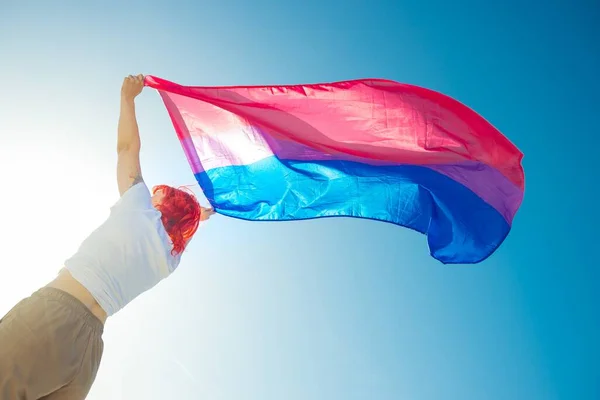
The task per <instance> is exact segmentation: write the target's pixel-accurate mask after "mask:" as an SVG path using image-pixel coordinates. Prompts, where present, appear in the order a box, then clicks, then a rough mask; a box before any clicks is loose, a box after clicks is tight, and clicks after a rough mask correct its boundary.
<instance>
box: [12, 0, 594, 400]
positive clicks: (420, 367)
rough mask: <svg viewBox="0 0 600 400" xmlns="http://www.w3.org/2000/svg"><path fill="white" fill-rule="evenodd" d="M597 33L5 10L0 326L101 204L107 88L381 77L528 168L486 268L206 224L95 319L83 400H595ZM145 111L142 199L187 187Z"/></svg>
mask: <svg viewBox="0 0 600 400" xmlns="http://www.w3.org/2000/svg"><path fill="white" fill-rule="evenodd" d="M599 17H600V11H599V7H598V6H597V5H594V2H592V1H578V2H572V3H568V2H566V1H562V2H559V1H549V2H545V3H534V2H528V3H519V2H516V1H505V2H497V3H484V2H474V1H455V2H445V1H422V2H408V1H403V0H399V1H394V2H392V1H389V2H385V1H372V2H367V1H344V2H342V1H326V2H322V3H321V2H317V1H303V2H293V3H292V2H283V1H281V2H275V1H253V2H243V1H241V0H234V1H219V2H217V1H212V2H202V3H200V2H192V1H189V2H186V1H173V2H172V3H170V4H169V3H167V2H166V1H164V2H152V1H149V2H141V1H134V2H128V3H127V4H119V3H118V2H116V1H106V2H104V3H103V4H102V5H95V6H89V5H83V4H81V2H76V1H62V2H53V3H52V4H51V5H49V4H48V2H42V1H27V0H25V1H16V0H8V1H7V0H5V1H3V2H2V3H0V55H1V56H0V59H1V61H0V73H1V76H2V81H3V84H2V95H1V96H0V160H2V164H1V165H2V168H1V169H0V182H2V183H3V184H4V195H3V196H2V197H1V200H0V206H1V207H2V209H3V210H5V213H6V215H5V216H4V221H3V224H2V225H3V227H4V228H3V232H2V237H1V238H2V241H1V243H2V244H3V246H2V250H3V253H4V254H5V262H4V268H5V271H6V272H5V273H4V275H3V276H4V279H1V280H0V313H4V312H6V311H7V310H8V309H9V308H10V307H11V306H12V305H13V304H14V303H15V302H17V301H18V300H20V299H21V298H22V297H23V296H26V295H28V294H29V293H31V292H32V291H34V290H36V289H37V288H38V287H39V286H40V285H43V284H45V283H46V282H47V281H48V280H50V279H51V278H52V277H53V276H54V275H55V274H56V272H57V271H58V269H59V268H60V266H61V263H62V262H63V261H64V260H65V259H66V258H67V257H68V256H69V255H70V254H71V253H72V252H73V251H74V250H75V249H76V248H77V246H78V245H79V242H80V241H81V240H82V239H83V238H84V237H85V235H86V234H87V233H89V231H90V230H92V229H94V228H95V226H96V225H97V224H99V223H100V222H102V220H103V219H104V218H105V217H106V216H107V215H108V209H109V207H110V205H111V204H112V202H114V201H116V199H117V197H118V192H117V187H116V180H115V174H114V171H115V165H116V155H115V154H114V153H115V152H114V148H115V144H116V141H115V140H116V122H117V117H118V115H117V112H118V100H119V89H120V84H121V81H122V78H123V76H125V75H127V74H129V73H138V72H141V73H145V74H153V75H157V76H160V77H163V78H165V79H169V80H173V81H175V82H178V83H181V84H190V85H229V84H231V85H238V84H244V85H249V84H270V83H273V84H276V83H312V82H324V81H334V80H343V79H354V78H362V77H378V78H389V79H394V80H397V81H401V82H406V83H412V84H417V85H421V86H425V87H428V88H431V89H435V90H438V91H441V92H444V93H446V94H448V95H451V96H453V97H455V98H457V99H458V100H460V101H462V102H464V103H465V104H467V105H469V106H470V107H472V108H474V109H475V110H477V111H478V112H479V113H481V114H482V115H483V116H484V117H485V118H487V119H488V120H489V121H491V122H492V123H493V124H494V125H495V126H496V127H498V128H499V129H500V130H501V131H503V132H504V133H505V134H506V135H507V136H508V137H509V138H510V139H511V140H512V141H513V142H514V143H515V144H516V145H517V146H518V147H519V148H520V149H521V150H522V151H523V152H524V153H525V159H524V166H525V173H526V195H525V201H524V203H523V206H522V208H521V210H520V211H519V213H518V214H517V217H516V219H515V222H514V227H513V231H512V233H511V234H510V236H509V237H508V239H507V240H506V242H505V243H504V245H503V246H502V247H501V248H500V249H499V250H498V251H497V253H496V254H495V255H494V256H492V257H491V258H489V259H488V260H487V261H485V262H484V263H481V264H479V265H475V266H443V265H442V264H440V263H438V262H436V261H435V260H433V259H432V258H431V257H429V255H428V251H427V245H426V240H425V238H424V237H423V236H420V235H419V234H417V233H415V232H412V231H410V230H407V229H402V228H398V227H394V226H391V225H389V224H383V223H377V222H373V221H359V220H349V219H326V220H316V221H303V222H293V223H272V224H271V223H260V224H259V223H250V222H244V221H238V220H233V219H227V218H225V217H222V216H216V217H215V218H214V219H211V221H210V222H209V223H208V224H206V225H205V226H203V227H201V229H200V230H199V232H198V234H197V237H196V238H195V239H194V241H193V242H192V243H193V244H192V245H191V247H190V249H189V251H188V253H187V254H186V256H185V257H184V259H183V261H182V264H181V266H180V268H179V269H178V271H177V272H176V273H175V274H174V275H173V276H172V277H170V278H169V279H167V280H166V281H164V282H162V283H161V284H160V285H159V286H158V287H156V288H155V289H154V290H152V291H151V292H148V293H146V294H144V295H142V296H141V297H139V298H138V299H137V300H135V301H134V302H133V303H132V304H131V305H130V306H129V307H127V308H126V309H125V310H123V311H122V312H120V313H119V314H117V315H116V316H115V317H114V318H113V319H111V320H109V322H108V323H107V326H106V333H105V346H106V348H105V353H104V359H103V361H102V367H101V371H100V373H99V375H98V378H97V380H96V384H95V385H94V388H93V389H92V392H91V393H90V396H89V399H105V398H112V399H138V398H140V399H142V398H143V399H150V400H151V399H164V398H178V399H201V398H202V399H204V398H206V399H224V400H225V399H236V400H238V399H249V400H251V399H257V400H259V399H260V400H271V399H273V400H280V399H302V400H304V399H327V400H330V399H378V400H383V399H414V400H439V399H461V400H465V399H477V400H479V399H493V400H496V399H498V400H506V399H527V400H532V399H543V400H552V399H586V400H587V399H598V398H600V361H599V360H600V344H599V342H598V337H600V312H599V311H598V304H600V299H599V295H598V292H599V289H600V288H599V285H600V273H599V272H598V261H597V260H595V259H596V257H595V251H596V248H597V244H596V243H597V240H596V236H597V226H598V223H599V222H600V218H599V213H598V205H597V202H598V198H599V196H598V189H597V187H598V186H597V184H596V179H597V175H598V167H597V164H596V163H595V162H593V159H594V158H596V157H597V154H596V153H597V151H598V148H600V139H599V136H598V128H597V124H596V120H597V113H598V106H599V105H600V104H599V101H598V96H597V93H598V91H599V90H600V83H599V82H600V81H599V80H598V77H597V71H599V70H600V60H599V57H600V52H599V50H600V48H599V46H598V44H597V38H598V37H600V32H598V30H599V29H598V28H597V27H595V26H594V25H596V26H597V24H595V23H596V22H597V20H598V18H599ZM138 104H139V105H138V114H139V120H140V128H141V131H142V141H143V152H142V167H143V170H144V175H145V178H146V180H147V181H148V183H149V184H156V183H163V182H164V183H167V184H173V185H180V184H194V183H195V182H194V178H193V175H192V174H191V171H190V169H189V167H188V166H187V164H186V160H185V157H184V156H183V152H182V151H181V149H180V147H179V143H178V142H177V139H176V137H175V134H174V132H173V129H172V126H171V125H170V121H169V119H168V116H167V114H166V111H165V110H164V107H163V105H162V103H161V101H160V99H159V96H158V95H157V94H156V93H155V92H153V91H152V90H146V91H145V92H144V93H143V95H142V96H141V97H140V99H139V102H138ZM594 171H596V173H594ZM195 190H196V191H197V192H199V190H198V187H197V186H196V187H195Z"/></svg>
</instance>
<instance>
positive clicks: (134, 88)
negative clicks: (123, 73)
mask: <svg viewBox="0 0 600 400" xmlns="http://www.w3.org/2000/svg"><path fill="white" fill-rule="evenodd" d="M142 89H144V75H142V74H139V75H136V76H133V75H129V76H128V77H127V78H125V79H124V80H123V86H122V87H121V97H123V98H124V99H126V100H133V99H135V98H136V96H137V95H138V94H140V93H141V92H142Z"/></svg>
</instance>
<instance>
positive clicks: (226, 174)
mask: <svg viewBox="0 0 600 400" xmlns="http://www.w3.org/2000/svg"><path fill="white" fill-rule="evenodd" d="M145 84H146V85H147V86H149V87H152V88H154V89H156V90H157V91H158V93H159V94H160V96H161V97H162V100H163V101H164V104H165V106H166V109H167V111H168V113H169V116H170V118H171V121H172V123H173V126H174V128H175V131H176V132H177V136H178V138H179V140H180V142H181V145H182V147H183V150H184V153H185V155H186V157H187V160H188V162H189V164H190V166H191V168H192V171H193V173H194V175H195V178H196V180H197V181H198V183H199V185H200V186H201V188H202V190H203V191H204V194H205V195H206V197H207V199H208V200H209V202H210V203H211V205H212V206H213V207H214V208H215V210H216V211H217V212H218V213H220V214H222V215H226V216H230V217H235V218H241V219H244V220H251V221H286V220H303V219H310V218H322V217H357V218H366V219H372V220H378V221H384V222H389V223H393V224H396V225H399V226H403V227H406V228H411V229H413V230H416V231H418V232H420V233H422V234H424V235H426V237H427V241H428V245H429V250H430V253H431V255H432V256H433V257H434V258H436V259H437V260H439V261H441V262H443V263H477V262H480V261H482V260H484V259H486V258H487V257H489V256H490V255H491V254H492V253H493V252H494V251H495V250H496V249H497V248H498V247H499V246H500V245H501V243H502V242H503V241H504V239H505V238H506V236H507V235H508V233H509V231H510V229H511V226H512V222H513V219H514V217H515V214H516V212H517V210H518V209H519V207H520V205H521V202H522V200H523V193H524V186H525V184H524V181H525V178H524V171H523V168H522V166H521V160H522V158H523V154H522V153H521V152H520V151H519V149H518V148H517V147H516V146H515V145H513V144H512V143H511V142H510V141H509V140H508V139H507V138H506V137H505V136H503V135H502V133H500V132H499V131H498V130H497V129H496V128H494V127H493V126H492V125H491V124H490V123H489V122H487V121H486V120H485V119H484V118H483V117H481V116H480V115H479V114H477V113H476V112H474V111H473V110H471V109H470V108H468V107H467V106H465V105H463V104H461V103H460V102H458V101H456V100H454V99H452V98H450V97H448V96H446V95H443V94H441V93H438V92H435V91H432V90H429V89H425V88H422V87H418V86H414V85H408V84H402V83H398V82H394V81H390V80H384V79H362V80H353V81H343V82H335V83H327V84H307V85H271V86H227V87H200V86H183V85H179V84H176V83H174V82H170V81H167V80H164V79H161V78H158V77H155V76H147V77H146V80H145Z"/></svg>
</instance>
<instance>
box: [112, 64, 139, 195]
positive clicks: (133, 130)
mask: <svg viewBox="0 0 600 400" xmlns="http://www.w3.org/2000/svg"><path fill="white" fill-rule="evenodd" d="M143 88H144V78H143V76H142V75H138V76H135V77H133V76H131V75H130V76H129V77H127V78H125V80H124V81H123V87H122V89H121V113H120V116H119V127H118V137H117V154H118V159H117V182H118V185H119V193H120V194H121V196H122V195H123V193H125V192H126V191H127V190H128V189H129V188H130V187H131V186H133V185H135V184H136V183H138V182H140V181H142V170H141V166H140V148H141V141H140V133H139V129H138V124H137V119H136V115H135V97H136V96H137V95H138V94H140V92H141V91H142V89H143Z"/></svg>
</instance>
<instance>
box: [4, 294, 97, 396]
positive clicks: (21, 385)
mask: <svg viewBox="0 0 600 400" xmlns="http://www.w3.org/2000/svg"><path fill="white" fill-rule="evenodd" d="M102 331H103V325H102V322H100V320H99V319H98V318H97V317H95V316H94V315H93V314H92V313H91V312H90V311H89V309H88V308H87V307H86V306H85V305H83V303H81V302H80V301H79V300H77V299H76V298H75V297H73V296H71V295H70V294H68V293H65V292H63V291H61V290H58V289H54V288H42V289H40V290H38V291H37V292H35V293H33V294H32V295H31V296H30V297H28V298H26V299H24V300H22V301H21V302H19V303H18V304H17V305H16V306H15V307H14V308H13V309H12V310H10V311H9V312H8V314H6V315H5V316H4V317H3V318H2V319H1V320H0V400H34V399H35V400H38V399H47V400H59V399H73V400H77V399H85V397H86V396H87V394H88V392H89V391H90V388H91V386H92V383H93V382H94V380H95V379H96V373H97V372H98V367H99V366H100V359H101V358H102V351H103V349H104V343H103V342H102Z"/></svg>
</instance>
